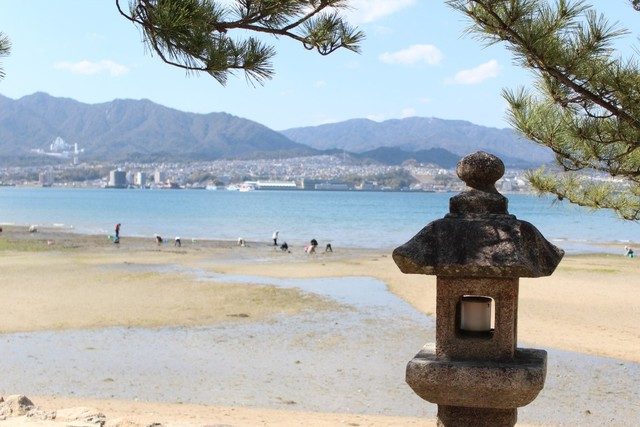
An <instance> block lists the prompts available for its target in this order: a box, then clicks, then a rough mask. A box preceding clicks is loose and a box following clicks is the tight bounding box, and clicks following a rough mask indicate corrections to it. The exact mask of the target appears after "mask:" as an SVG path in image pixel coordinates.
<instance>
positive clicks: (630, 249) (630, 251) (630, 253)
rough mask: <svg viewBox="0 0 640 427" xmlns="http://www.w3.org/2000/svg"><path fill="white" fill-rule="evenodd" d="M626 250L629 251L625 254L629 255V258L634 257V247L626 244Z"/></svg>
mask: <svg viewBox="0 0 640 427" xmlns="http://www.w3.org/2000/svg"><path fill="white" fill-rule="evenodd" d="M624 250H625V251H627V252H626V253H625V256H627V257H628V258H633V257H634V256H635V252H633V248H630V247H629V246H625V247H624Z"/></svg>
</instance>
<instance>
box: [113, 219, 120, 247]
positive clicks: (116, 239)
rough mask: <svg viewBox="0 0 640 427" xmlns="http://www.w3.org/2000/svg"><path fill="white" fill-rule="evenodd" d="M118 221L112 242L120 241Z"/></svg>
mask: <svg viewBox="0 0 640 427" xmlns="http://www.w3.org/2000/svg"><path fill="white" fill-rule="evenodd" d="M120 225H121V224H120V223H117V224H116V238H115V239H113V243H120Z"/></svg>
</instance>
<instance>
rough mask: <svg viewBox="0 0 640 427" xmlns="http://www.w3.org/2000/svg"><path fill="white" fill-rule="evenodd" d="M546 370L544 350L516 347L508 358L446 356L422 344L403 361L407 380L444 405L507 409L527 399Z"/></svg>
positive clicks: (533, 395)
mask: <svg viewBox="0 0 640 427" xmlns="http://www.w3.org/2000/svg"><path fill="white" fill-rule="evenodd" d="M546 372H547V352H546V351H544V350H535V349H518V350H517V351H516V354H515V357H514V358H513V359H512V360H509V361H502V362H500V361H487V360H450V359H446V358H438V357H436V353H435V351H434V349H433V347H432V346H425V347H424V348H423V349H422V350H421V351H420V352H419V353H418V354H417V355H416V357H414V358H413V359H412V360H411V361H410V362H409V364H408V365H407V372H406V375H407V376H406V380H407V384H409V386H410V387H411V388H412V389H413V391H414V392H415V393H416V394H417V395H418V396H420V397H421V398H423V399H425V400H427V401H429V402H432V403H437V404H438V405H445V406H463V407H469V408H481V407H484V408H497V409H511V408H517V407H520V406H525V405H528V404H529V403H531V402H532V401H533V400H534V399H535V398H536V396H537V395H538V393H539V392H540V390H542V387H543V386H544V381H545V377H546Z"/></svg>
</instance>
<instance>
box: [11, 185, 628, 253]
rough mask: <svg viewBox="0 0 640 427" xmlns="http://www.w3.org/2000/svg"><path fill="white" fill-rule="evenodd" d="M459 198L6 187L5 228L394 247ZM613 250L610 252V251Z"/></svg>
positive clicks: (582, 236) (562, 231) (573, 222)
mask: <svg viewBox="0 0 640 427" xmlns="http://www.w3.org/2000/svg"><path fill="white" fill-rule="evenodd" d="M451 196H452V194H438V193H379V192H319V191H312V192H306V191H282V192H280V191H253V192H247V193H241V192H231V191H204V190H107V189H65V188H13V187H2V188H0V223H2V224H20V225H27V224H38V225H41V226H52V225H55V226H59V227H62V228H66V229H70V228H72V229H73V230H74V231H76V232H80V233H93V234H105V235H107V234H111V233H112V232H113V226H114V224H115V223H116V222H120V223H122V235H123V237H126V236H127V235H133V236H150V237H152V236H153V235H154V234H155V233H157V234H160V235H161V236H166V237H167V238H173V237H174V236H181V237H182V238H183V239H191V238H195V239H204V238H207V239H221V240H235V239H237V238H238V237H243V238H244V239H245V240H248V241H265V242H267V241H269V240H270V238H271V234H272V232H273V231H274V230H279V231H280V240H282V241H287V242H288V243H289V244H293V245H301V244H304V243H306V242H308V241H309V240H310V239H311V238H316V239H318V241H319V242H320V244H321V245H322V244H323V243H325V242H331V243H332V244H333V245H334V246H335V247H337V248H339V247H340V246H349V247H366V248H381V249H387V248H392V247H394V246H396V245H398V244H401V243H404V242H405V241H406V240H407V239H409V238H410V237H411V236H413V235H414V234H415V233H416V232H417V231H419V230H420V229H421V228H422V227H424V226H425V225H426V224H427V223H428V222H430V221H432V220H434V219H437V218H442V217H443V216H444V214H446V213H447V212H448V203H449V198H450V197H451ZM508 197H509V211H510V213H512V214H515V215H516V216H517V217H518V218H519V219H522V220H526V221H529V222H531V223H533V224H534V225H535V226H537V227H538V229H540V231H541V232H542V233H543V234H544V235H545V237H547V238H548V239H549V240H551V241H552V242H553V243H554V244H556V245H558V246H560V247H562V248H564V249H565V250H567V251H569V252H590V251H603V250H604V251H607V249H606V248H602V247H598V246H597V244H602V243H608V242H628V241H632V242H638V241H640V225H639V224H637V223H633V222H625V221H621V220H619V219H617V218H616V217H615V215H614V214H612V213H609V212H595V213H594V212H591V211H590V210H587V209H583V208H579V207H575V206H572V205H569V204H568V203H554V202H553V200H552V199H551V198H540V197H536V196H531V195H509V196H508ZM609 250H610V249H609Z"/></svg>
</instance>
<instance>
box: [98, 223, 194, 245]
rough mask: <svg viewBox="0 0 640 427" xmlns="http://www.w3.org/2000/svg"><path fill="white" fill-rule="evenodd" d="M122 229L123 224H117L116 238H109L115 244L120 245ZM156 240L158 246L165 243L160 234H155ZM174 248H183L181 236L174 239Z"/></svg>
mask: <svg viewBox="0 0 640 427" xmlns="http://www.w3.org/2000/svg"><path fill="white" fill-rule="evenodd" d="M120 227H122V224H121V223H117V224H116V227H115V230H114V231H115V234H114V236H113V237H112V236H109V237H110V238H112V239H113V243H115V244H119V243H120ZM154 238H155V240H156V244H157V245H158V246H160V245H162V244H163V243H164V239H163V238H162V236H160V235H159V234H154ZM173 246H177V247H181V246H182V239H181V238H180V236H176V238H175V239H173Z"/></svg>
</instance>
